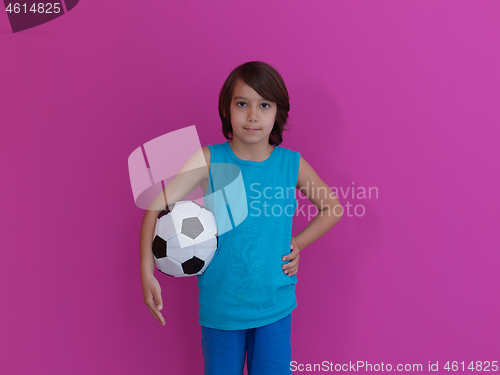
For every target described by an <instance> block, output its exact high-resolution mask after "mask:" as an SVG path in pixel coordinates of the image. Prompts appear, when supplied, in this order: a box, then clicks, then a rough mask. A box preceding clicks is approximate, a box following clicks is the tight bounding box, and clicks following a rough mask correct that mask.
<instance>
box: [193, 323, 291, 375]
mask: <svg viewBox="0 0 500 375" xmlns="http://www.w3.org/2000/svg"><path fill="white" fill-rule="evenodd" d="M291 332H292V314H290V315H288V316H286V317H284V318H283V319H280V320H278V321H277V322H274V323H271V324H268V325H265V326H262V327H257V328H250V329H241V330H235V331H226V330H221V329H214V328H208V327H204V326H201V348H202V351H203V360H204V366H205V367H204V368H205V372H204V375H242V374H243V366H244V365H245V354H246V357H247V369H248V375H285V374H286V375H290V374H291V373H292V370H291V369H290V362H291V361H292V345H291Z"/></svg>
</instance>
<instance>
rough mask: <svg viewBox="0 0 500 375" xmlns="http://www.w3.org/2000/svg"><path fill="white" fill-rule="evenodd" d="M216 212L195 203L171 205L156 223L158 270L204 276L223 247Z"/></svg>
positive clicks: (154, 244)
mask: <svg viewBox="0 0 500 375" xmlns="http://www.w3.org/2000/svg"><path fill="white" fill-rule="evenodd" d="M218 240H219V239H218V236H217V224H216V221H215V216H214V215H213V213H212V212H211V211H210V210H209V209H208V208H207V207H205V206H200V205H198V204H197V203H196V202H193V201H179V202H175V203H172V204H169V205H168V207H167V209H166V210H164V211H162V212H160V214H159V215H158V219H157V220H156V227H155V234H154V238H153V255H154V261H155V265H156V268H157V269H158V270H159V271H160V272H162V273H164V274H167V275H169V276H174V277H184V276H195V275H201V274H203V272H205V270H206V269H207V267H208V265H209V264H210V262H211V261H212V258H213V256H214V254H215V251H216V250H217V246H218V244H219V241H218Z"/></svg>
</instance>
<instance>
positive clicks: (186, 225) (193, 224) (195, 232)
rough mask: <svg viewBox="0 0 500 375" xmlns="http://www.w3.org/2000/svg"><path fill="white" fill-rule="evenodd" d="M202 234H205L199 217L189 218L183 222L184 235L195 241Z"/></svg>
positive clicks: (182, 231)
mask: <svg viewBox="0 0 500 375" xmlns="http://www.w3.org/2000/svg"><path fill="white" fill-rule="evenodd" d="M201 232H203V225H201V222H200V219H198V218H197V217H188V218H187V219H184V220H183V221H182V228H181V233H182V234H185V235H186V236H188V237H190V238H191V239H193V240H194V239H195V238H196V237H198V236H199V235H200V233H201Z"/></svg>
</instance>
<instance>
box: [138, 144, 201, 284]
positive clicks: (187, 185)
mask: <svg viewBox="0 0 500 375" xmlns="http://www.w3.org/2000/svg"><path fill="white" fill-rule="evenodd" d="M209 165H210V149H209V148H208V147H207V146H204V147H202V148H201V149H199V150H198V151H196V152H195V153H194V154H193V155H192V156H191V158H190V159H189V160H188V161H187V162H186V163H185V164H184V165H183V166H182V168H181V169H180V171H179V173H177V175H176V176H175V177H174V178H173V179H172V180H171V181H170V182H169V183H168V185H167V186H166V187H165V189H163V190H162V191H161V192H160V193H159V194H158V195H157V196H156V197H155V199H153V201H152V202H151V203H150V204H149V206H148V209H147V210H146V212H145V213H144V217H143V219H142V226H141V235H140V249H141V251H140V254H141V256H140V260H141V276H144V275H152V274H153V273H154V259H153V253H152V249H151V247H152V243H153V236H154V231H155V225H156V218H157V217H158V215H159V214H160V212H161V211H163V210H165V209H166V207H167V206H168V205H169V204H170V203H174V202H178V201H181V200H183V199H184V198H185V197H186V196H187V195H189V194H190V193H191V192H192V191H193V190H194V189H195V188H196V187H198V185H200V184H201V183H202V182H203V181H204V180H205V179H207V180H208V176H209V175H208V168H209Z"/></svg>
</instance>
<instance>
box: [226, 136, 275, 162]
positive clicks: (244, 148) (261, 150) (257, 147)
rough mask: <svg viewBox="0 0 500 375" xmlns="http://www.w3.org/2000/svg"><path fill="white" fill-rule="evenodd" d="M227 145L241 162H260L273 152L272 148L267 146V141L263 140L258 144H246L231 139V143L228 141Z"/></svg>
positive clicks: (234, 138) (236, 139)
mask: <svg viewBox="0 0 500 375" xmlns="http://www.w3.org/2000/svg"><path fill="white" fill-rule="evenodd" d="M228 144H229V147H231V150H233V152H234V154H235V155H236V156H237V157H238V158H240V159H241V160H252V161H257V162H261V161H264V160H266V159H267V158H268V157H269V156H271V154H272V152H273V150H274V147H273V146H271V145H270V144H269V140H268V139H263V140H262V141H261V142H258V143H246V142H242V141H241V140H239V139H238V138H236V137H233V139H232V140H231V141H228Z"/></svg>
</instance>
